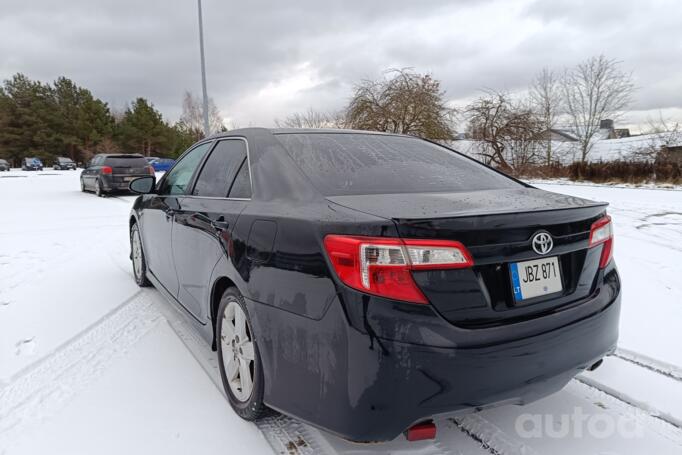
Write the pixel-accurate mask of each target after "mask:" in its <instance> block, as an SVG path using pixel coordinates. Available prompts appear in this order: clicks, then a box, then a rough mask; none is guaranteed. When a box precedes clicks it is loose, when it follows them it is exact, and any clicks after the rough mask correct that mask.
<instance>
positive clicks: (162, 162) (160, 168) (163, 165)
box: [149, 158, 175, 172]
mask: <svg viewBox="0 0 682 455" xmlns="http://www.w3.org/2000/svg"><path fill="white" fill-rule="evenodd" d="M149 164H151V165H152V166H153V167H154V170H155V171H156V172H166V171H167V170H168V169H170V168H171V167H173V164H175V160H174V159H172V158H154V159H153V160H151V161H150V162H149Z"/></svg>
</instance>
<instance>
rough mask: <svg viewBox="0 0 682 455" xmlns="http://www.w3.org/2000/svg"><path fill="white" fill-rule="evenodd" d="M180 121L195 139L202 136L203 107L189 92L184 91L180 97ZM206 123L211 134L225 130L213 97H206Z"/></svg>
mask: <svg viewBox="0 0 682 455" xmlns="http://www.w3.org/2000/svg"><path fill="white" fill-rule="evenodd" d="M180 123H182V125H183V126H184V127H185V128H187V130H188V131H190V132H191V134H192V136H194V139H195V140H199V139H201V138H203V137H204V109H203V103H202V101H201V100H200V99H199V98H198V97H195V96H194V95H193V94H192V93H191V92H189V91H186V92H185V95H184V97H183V99H182V115H181V116H180ZM208 125H209V128H210V129H211V134H212V133H216V132H218V131H223V130H225V125H224V121H223V117H222V115H221V114H220V111H219V110H218V108H217V107H216V105H215V102H214V101H213V98H209V99H208Z"/></svg>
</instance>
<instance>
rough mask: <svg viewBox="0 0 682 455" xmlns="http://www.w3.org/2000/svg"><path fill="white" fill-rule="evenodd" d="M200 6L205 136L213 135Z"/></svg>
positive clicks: (198, 0) (199, 2) (199, 4)
mask: <svg viewBox="0 0 682 455" xmlns="http://www.w3.org/2000/svg"><path fill="white" fill-rule="evenodd" d="M197 3H198V6H199V50H200V52H201V89H202V91H203V94H204V135H205V136H206V137H208V136H209V135H210V134H211V131H210V127H209V125H208V91H207V90H206V59H205V57H204V21H203V18H202V14H201V0H197Z"/></svg>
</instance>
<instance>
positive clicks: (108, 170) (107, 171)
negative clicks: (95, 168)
mask: <svg viewBox="0 0 682 455" xmlns="http://www.w3.org/2000/svg"><path fill="white" fill-rule="evenodd" d="M112 172H114V170H113V169H112V168H111V167H110V166H102V174H111V173H112Z"/></svg>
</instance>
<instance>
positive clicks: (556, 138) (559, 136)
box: [538, 128, 578, 142]
mask: <svg viewBox="0 0 682 455" xmlns="http://www.w3.org/2000/svg"><path fill="white" fill-rule="evenodd" d="M538 140H541V141H547V140H551V141H552V142H577V141H578V138H576V137H575V136H574V135H573V134H572V133H571V132H570V131H568V130H561V129H558V128H551V129H549V130H545V131H543V132H542V133H540V134H539V135H538Z"/></svg>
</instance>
